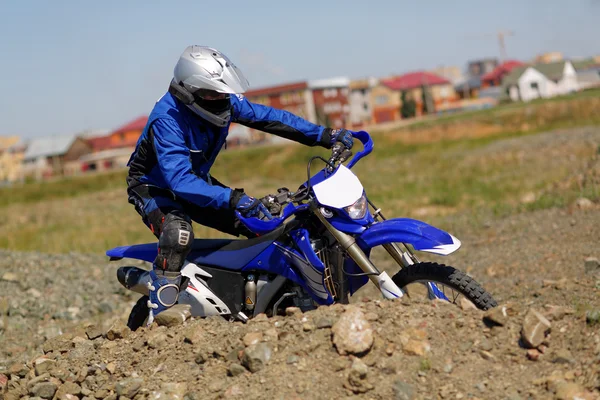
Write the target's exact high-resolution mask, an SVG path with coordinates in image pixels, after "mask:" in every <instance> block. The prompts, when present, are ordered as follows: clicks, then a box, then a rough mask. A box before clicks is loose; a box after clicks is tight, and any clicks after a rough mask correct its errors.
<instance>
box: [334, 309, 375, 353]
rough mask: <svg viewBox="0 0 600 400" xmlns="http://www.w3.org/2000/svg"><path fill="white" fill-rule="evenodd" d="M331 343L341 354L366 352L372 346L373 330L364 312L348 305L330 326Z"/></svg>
mask: <svg viewBox="0 0 600 400" xmlns="http://www.w3.org/2000/svg"><path fill="white" fill-rule="evenodd" d="M331 331H332V333H333V344H334V345H335V348H336V349H337V351H338V353H339V354H341V355H346V354H356V355H363V354H366V353H367V352H368V351H369V350H370V349H371V346H373V330H372V329H371V324H370V323H369V322H368V321H367V320H366V318H365V315H364V313H363V312H362V311H361V310H360V309H359V308H357V307H353V306H349V307H347V309H346V312H345V313H344V314H342V317H341V318H340V319H339V320H338V321H337V322H336V323H335V324H334V325H333V327H332V328H331Z"/></svg>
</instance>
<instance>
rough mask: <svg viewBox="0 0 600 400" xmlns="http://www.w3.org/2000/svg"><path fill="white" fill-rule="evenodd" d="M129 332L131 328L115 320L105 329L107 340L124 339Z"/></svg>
mask: <svg viewBox="0 0 600 400" xmlns="http://www.w3.org/2000/svg"><path fill="white" fill-rule="evenodd" d="M130 333H131V330H130V329H129V328H128V327H127V325H125V324H124V323H122V322H121V321H117V322H115V323H114V324H112V326H111V327H110V328H109V329H108V331H106V338H107V339H108V340H117V339H124V338H126V337H127V336H129V334H130Z"/></svg>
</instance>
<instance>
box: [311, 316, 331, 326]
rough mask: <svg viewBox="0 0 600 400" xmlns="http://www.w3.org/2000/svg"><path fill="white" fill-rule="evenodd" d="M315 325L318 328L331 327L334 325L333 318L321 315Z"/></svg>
mask: <svg viewBox="0 0 600 400" xmlns="http://www.w3.org/2000/svg"><path fill="white" fill-rule="evenodd" d="M315 325H316V326H317V329H325V328H331V327H332V326H333V319H332V318H329V317H320V318H318V319H317V321H316V323H315Z"/></svg>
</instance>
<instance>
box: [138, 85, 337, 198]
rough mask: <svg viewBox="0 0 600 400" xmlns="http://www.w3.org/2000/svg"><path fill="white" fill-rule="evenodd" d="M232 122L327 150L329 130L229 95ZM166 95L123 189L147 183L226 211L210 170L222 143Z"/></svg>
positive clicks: (221, 132) (226, 193)
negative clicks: (126, 185)
mask: <svg viewBox="0 0 600 400" xmlns="http://www.w3.org/2000/svg"><path fill="white" fill-rule="evenodd" d="M231 106H232V122H237V123H240V124H242V125H246V126H248V127H250V128H254V129H260V130H262V131H265V132H268V133H272V134H275V135H278V136H282V137H285V138H288V139H291V140H294V141H297V142H300V143H303V144H306V145H309V146H315V145H321V146H323V147H330V143H329V141H330V140H329V138H330V131H331V130H330V129H329V128H325V127H323V126H319V125H315V124H313V123H311V122H308V121H306V120H304V119H302V118H300V117H297V116H295V115H294V114H292V113H289V112H287V111H283V110H279V109H276V108H271V107H267V106H263V105H260V104H254V103H251V102H249V101H248V100H247V99H246V98H245V97H244V96H242V95H232V96H231ZM228 130H229V126H227V127H224V128H218V127H216V126H214V125H212V124H209V123H207V122H205V121H204V120H202V119H201V118H200V117H198V116H196V115H195V114H194V113H193V112H192V111H191V110H190V109H188V108H187V106H185V105H184V104H182V103H180V102H179V101H178V100H177V99H175V98H174V97H173V96H172V95H171V94H170V93H168V92H167V93H166V94H165V95H164V96H163V97H162V98H161V99H160V100H158V102H157V103H156V105H155V106H154V109H153V110H152V112H151V113H150V116H149V118H148V123H147V124H146V127H145V128H144V131H143V132H142V135H141V136H140V138H139V140H138V142H137V145H136V149H135V151H134V152H133V154H132V155H131V158H130V159H129V163H128V164H127V165H128V166H129V177H128V179H127V180H128V185H129V187H133V186H135V185H139V184H151V185H154V186H158V187H161V188H165V189H169V190H171V191H172V192H173V193H174V194H175V195H176V196H177V197H180V198H182V199H184V200H187V201H189V202H191V203H194V204H196V205H198V206H200V207H213V208H229V207H230V204H229V200H230V197H231V189H230V188H225V187H221V186H217V185H212V184H211V180H210V175H209V171H210V168H211V167H212V165H213V163H214V161H215V159H216V157H217V155H218V154H219V151H220V150H221V148H222V147H223V145H224V143H225V140H226V139H227V132H228Z"/></svg>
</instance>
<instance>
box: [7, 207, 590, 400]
mask: <svg viewBox="0 0 600 400" xmlns="http://www.w3.org/2000/svg"><path fill="white" fill-rule="evenodd" d="M599 219H600V215H598V212H597V207H596V205H595V204H593V203H591V204H590V206H589V207H585V208H578V207H575V208H572V209H571V208H569V209H564V210H562V209H551V210H545V211H538V212H534V213H525V214H520V215H515V216H512V217H509V218H506V219H493V218H491V219H483V217H482V219H481V221H480V223H477V222H474V220H473V218H472V216H470V217H469V218H465V219H464V220H462V219H461V217H460V216H457V217H454V218H453V219H452V220H449V221H448V224H449V225H451V227H449V228H448V229H449V230H450V231H451V232H453V234H455V235H456V236H457V237H459V238H461V240H462V241H463V247H464V248H463V249H462V251H461V252H459V253H457V254H456V255H453V256H452V257H450V258H447V259H443V261H444V262H448V263H449V264H451V265H453V266H455V267H458V268H461V269H463V270H465V271H468V272H469V273H470V274H472V275H473V276H474V277H475V278H476V279H477V280H478V281H480V282H481V283H482V284H483V285H484V286H485V287H486V289H488V290H489V291H490V292H492V293H493V294H494V295H495V296H496V298H497V299H498V300H500V301H501V303H502V305H501V306H500V307H498V308H495V309H494V310H492V311H490V312H489V314H486V313H483V312H480V311H478V310H473V309H470V308H469V307H468V304H463V307H464V309H463V308H461V307H457V306H455V305H450V304H447V303H443V302H435V303H431V302H422V301H417V300H416V299H414V298H413V299H408V298H404V299H402V300H399V301H384V300H377V299H378V296H377V294H376V293H375V291H374V290H373V288H372V286H371V285H369V286H367V287H365V289H364V290H361V291H360V292H359V293H358V294H357V295H355V296H353V304H351V305H349V306H341V305H336V306H332V307H324V308H321V309H318V310H316V311H311V312H308V313H304V314H302V313H300V312H299V310H294V309H292V310H289V315H288V316H285V317H276V318H272V319H267V318H257V319H255V320H252V321H250V322H249V323H248V324H245V325H244V324H241V323H231V322H227V321H225V320H223V319H221V318H209V319H206V320H196V319H192V320H188V321H186V322H185V323H184V324H183V325H179V326H174V327H171V328H167V327H164V326H162V327H158V326H153V327H152V328H150V329H142V330H140V331H136V332H131V331H129V330H128V329H127V328H126V327H125V326H124V325H123V324H124V321H125V320H126V314H127V310H128V308H130V307H131V305H132V303H133V302H134V301H135V297H134V296H132V295H130V294H129V293H127V292H126V291H125V290H124V289H122V288H120V287H119V285H118V283H116V280H115V278H114V271H115V265H110V266H108V264H107V263H106V261H105V259H104V258H100V257H92V256H81V255H75V254H71V255H64V256H49V255H43V254H38V253H12V252H2V254H1V255H2V257H0V260H2V261H0V263H1V264H0V271H1V272H0V315H1V318H0V321H2V323H1V325H0V393H2V395H3V396H4V398H5V399H16V398H27V397H28V396H29V398H53V397H54V398H58V399H75V398H80V399H94V398H96V399H104V398H108V399H117V398H122V399H128V398H129V399H163V398H172V399H177V398H180V399H183V398H187V399H200V398H202V399H210V398H248V399H254V398H259V399H260V398H264V399H272V398H282V399H283V398H285V399H294V398H298V399H321V398H322V399H332V398H335V399H337V398H346V397H358V398H365V399H367V398H368V399H389V398H396V399H421V398H423V399H438V398H443V399H461V398H464V399H467V398H479V399H506V398H510V399H529V398H532V399H545V398H556V399H574V398H584V399H585V398H589V399H591V398H596V397H597V396H598V395H600V392H599V388H600V364H599V363H598V360H599V359H600V336H599V335H598V332H599V331H598V328H599V327H600V303H599V301H598V291H599V290H600V281H599V280H598V279H599V276H598V272H599V271H600V263H599V262H598V260H597V259H596V258H597V257H598V251H597V250H596V246H597V240H598V237H599V234H600V231H599V229H600V228H598V226H599V224H598V222H599ZM595 257H596V258H595ZM374 260H375V262H376V264H377V265H380V266H381V267H383V268H386V269H388V270H390V272H391V271H392V266H391V263H389V262H388V263H386V261H385V259H384V258H383V254H381V253H379V252H375V254H374ZM435 260H436V261H441V258H436V259H435ZM32 289H35V291H34V290H32ZM36 291H37V293H36ZM73 307H75V308H73ZM61 333H62V334H61Z"/></svg>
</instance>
